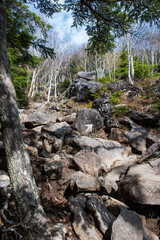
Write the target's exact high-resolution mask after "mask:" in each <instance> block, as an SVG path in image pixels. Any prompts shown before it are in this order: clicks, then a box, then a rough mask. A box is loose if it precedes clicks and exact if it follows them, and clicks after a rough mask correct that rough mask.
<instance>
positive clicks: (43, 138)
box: [34, 132, 63, 154]
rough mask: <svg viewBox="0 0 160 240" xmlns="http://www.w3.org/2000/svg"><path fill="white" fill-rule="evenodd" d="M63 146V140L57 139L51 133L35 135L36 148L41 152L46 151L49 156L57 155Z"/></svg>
mask: <svg viewBox="0 0 160 240" xmlns="http://www.w3.org/2000/svg"><path fill="white" fill-rule="evenodd" d="M62 144H63V140H62V139H59V138H56V137H55V136H53V135H50V134H49V133H46V132H42V133H38V134H36V135H35V139H34V146H35V147H36V148H38V150H39V151H41V150H45V151H46V152H47V153H49V154H50V153H55V152H57V151H59V150H60V149H61V147H62Z"/></svg>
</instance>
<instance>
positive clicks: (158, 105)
mask: <svg viewBox="0 0 160 240" xmlns="http://www.w3.org/2000/svg"><path fill="white" fill-rule="evenodd" d="M153 106H154V107H155V108H160V99H156V100H155V102H154V105H153Z"/></svg>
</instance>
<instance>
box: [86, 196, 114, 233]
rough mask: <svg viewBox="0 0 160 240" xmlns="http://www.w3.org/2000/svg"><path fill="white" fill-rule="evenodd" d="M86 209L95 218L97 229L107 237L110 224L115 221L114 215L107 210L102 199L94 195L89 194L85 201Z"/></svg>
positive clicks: (109, 231)
mask: <svg viewBox="0 0 160 240" xmlns="http://www.w3.org/2000/svg"><path fill="white" fill-rule="evenodd" d="M87 209H88V210H89V212H91V213H92V215H93V216H94V217H95V218H96V220H97V222H98V225H99V229H100V230H101V231H102V233H103V234H104V235H105V236H107V235H108V237H110V235H111V226H112V223H113V222H114V221H115V216H114V215H113V214H112V213H111V212H109V211H108V209H107V207H106V206H105V205H104V203H103V201H102V200H101V199H100V198H99V197H97V196H94V195H91V197H89V199H88V201H87Z"/></svg>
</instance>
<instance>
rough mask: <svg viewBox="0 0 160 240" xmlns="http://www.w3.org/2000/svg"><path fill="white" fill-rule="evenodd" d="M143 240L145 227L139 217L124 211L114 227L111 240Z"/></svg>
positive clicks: (131, 212)
mask: <svg viewBox="0 0 160 240" xmlns="http://www.w3.org/2000/svg"><path fill="white" fill-rule="evenodd" d="M126 239H129V240H143V226H142V220H141V218H140V217H139V215H138V214H137V213H135V212H133V211H129V210H125V209H124V210H122V211H121V213H120V214H119V216H118V218H117V219H116V221H115V222H114V223H113V225H112V234H111V240H126Z"/></svg>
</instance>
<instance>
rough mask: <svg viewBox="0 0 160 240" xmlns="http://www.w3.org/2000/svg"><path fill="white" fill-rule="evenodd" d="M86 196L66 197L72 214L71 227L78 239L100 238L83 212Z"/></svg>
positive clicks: (90, 239)
mask: <svg viewBox="0 0 160 240" xmlns="http://www.w3.org/2000/svg"><path fill="white" fill-rule="evenodd" d="M86 201H87V199H86V197H84V196H82V195H78V196H77V197H76V198H74V197H70V198H69V199H68V207H69V208H70V210H71V212H72V213H73V215H74V222H73V228H74V231H75V232H76V234H77V235H78V237H79V239H80V240H86V239H88V240H102V237H100V235H99V234H98V232H97V230H96V228H95V226H94V224H93V222H92V221H91V220H90V218H89V217H88V216H87V214H86V212H85V208H86Z"/></svg>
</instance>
